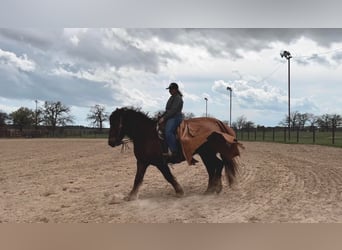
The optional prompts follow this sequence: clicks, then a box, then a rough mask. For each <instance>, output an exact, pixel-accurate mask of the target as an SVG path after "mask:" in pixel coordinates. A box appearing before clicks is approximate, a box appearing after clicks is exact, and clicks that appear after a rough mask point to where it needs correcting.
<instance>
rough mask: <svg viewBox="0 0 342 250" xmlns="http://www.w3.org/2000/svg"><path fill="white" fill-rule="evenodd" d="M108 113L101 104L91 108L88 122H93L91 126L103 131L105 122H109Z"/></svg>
mask: <svg viewBox="0 0 342 250" xmlns="http://www.w3.org/2000/svg"><path fill="white" fill-rule="evenodd" d="M108 117H109V115H108V113H106V112H105V107H104V106H101V105H99V104H96V105H95V106H93V107H91V108H90V112H89V114H88V116H87V120H88V121H90V122H91V124H92V125H93V126H94V127H96V128H99V129H100V131H102V128H103V122H105V121H108Z"/></svg>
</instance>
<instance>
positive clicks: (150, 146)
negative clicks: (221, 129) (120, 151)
mask: <svg viewBox="0 0 342 250" xmlns="http://www.w3.org/2000/svg"><path fill="white" fill-rule="evenodd" d="M109 121H110V130H109V135H108V144H109V146H111V147H115V146H119V145H121V144H122V143H123V138H124V137H125V136H127V137H129V138H130V139H131V140H132V142H133V145H134V155H135V158H136V160H137V162H136V165H137V169H136V174H135V179H134V184H133V188H132V190H131V191H130V193H129V194H128V196H127V197H125V200H128V201H130V200H135V199H137V198H138V192H139V187H140V186H141V184H142V181H143V178H144V175H145V172H146V169H147V167H148V166H150V165H153V166H156V167H157V168H158V169H159V170H160V172H161V173H162V175H163V176H164V178H165V179H166V180H167V181H168V182H169V183H170V184H171V185H172V186H173V188H174V190H175V192H176V196H177V197H181V196H183V195H184V191H183V189H182V187H181V185H180V184H179V183H178V181H177V180H176V178H175V177H174V176H173V175H172V173H171V171H170V167H169V165H168V162H167V161H166V160H165V155H163V149H162V148H163V147H162V143H163V142H162V141H161V139H160V138H159V137H158V131H157V125H158V121H157V119H153V118H150V117H149V116H148V114H146V113H143V112H141V111H140V109H137V108H133V107H124V108H117V109H116V110H115V111H113V112H112V114H111V115H110V117H109ZM212 137H213V138H211V139H208V140H207V141H206V142H205V143H203V144H202V145H201V146H200V147H199V148H198V149H197V150H196V152H195V154H199V155H200V157H201V159H202V161H203V163H204V165H205V167H206V170H207V172H208V176H209V180H208V187H207V189H206V191H205V193H206V194H211V193H215V192H216V193H220V192H221V190H222V181H221V179H222V178H221V175H222V169H223V167H224V168H225V173H226V177H227V181H228V183H229V186H231V185H232V183H233V181H234V179H235V176H236V173H237V170H238V164H237V162H236V161H235V159H230V158H229V157H227V154H226V153H227V152H228V151H229V150H231V147H230V146H229V145H227V143H226V142H223V141H222V139H220V138H216V137H215V136H212ZM228 153H229V152H228ZM217 154H219V155H220V156H221V159H220V158H218V157H217ZM228 155H229V154H228ZM183 160H185V158H183Z"/></svg>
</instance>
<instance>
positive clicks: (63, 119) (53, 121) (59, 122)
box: [43, 101, 73, 135]
mask: <svg viewBox="0 0 342 250" xmlns="http://www.w3.org/2000/svg"><path fill="white" fill-rule="evenodd" d="M43 117H44V123H45V125H46V126H50V127H51V130H52V134H53V135H55V130H56V127H57V126H65V125H66V124H67V123H73V117H72V116H71V115H70V108H69V107H67V106H65V105H63V104H62V103H61V102H59V101H58V102H49V101H45V103H44V107H43Z"/></svg>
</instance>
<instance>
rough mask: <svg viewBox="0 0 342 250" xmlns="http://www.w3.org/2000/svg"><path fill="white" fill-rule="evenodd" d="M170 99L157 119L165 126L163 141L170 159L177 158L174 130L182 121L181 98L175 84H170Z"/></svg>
mask: <svg viewBox="0 0 342 250" xmlns="http://www.w3.org/2000/svg"><path fill="white" fill-rule="evenodd" d="M166 89H168V90H169V93H170V95H171V96H170V98H169V100H168V101H167V103H166V108H165V112H164V114H163V115H162V116H161V118H160V119H159V121H158V123H159V124H162V123H164V122H166V125H165V139H166V143H167V145H168V147H169V149H170V151H171V152H170V153H171V155H169V156H170V158H171V159H177V158H178V147H177V139H176V129H177V127H178V126H179V124H180V123H181V122H182V120H183V114H182V109H183V98H182V96H183V95H182V93H181V92H180V91H179V88H178V84H177V83H175V82H172V83H170V85H169V87H168V88H166Z"/></svg>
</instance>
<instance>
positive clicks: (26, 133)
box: [0, 127, 108, 138]
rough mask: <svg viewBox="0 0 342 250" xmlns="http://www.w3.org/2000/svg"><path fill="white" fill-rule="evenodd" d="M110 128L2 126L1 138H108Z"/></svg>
mask: <svg viewBox="0 0 342 250" xmlns="http://www.w3.org/2000/svg"><path fill="white" fill-rule="evenodd" d="M107 136H108V129H102V131H100V130H99V129H96V128H86V127H79V128H77V127H76V128H63V127H59V128H57V129H56V130H55V131H54V132H52V131H51V130H49V129H45V128H38V129H23V130H19V129H15V128H0V138H1V137H2V138H20V137H21V138H23V137H24V138H49V137H57V138H58V137H60V138H69V137H70V138H76V137H79V138H106V137H107Z"/></svg>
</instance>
